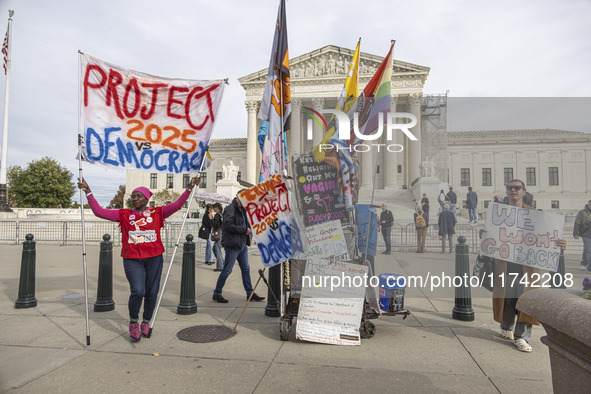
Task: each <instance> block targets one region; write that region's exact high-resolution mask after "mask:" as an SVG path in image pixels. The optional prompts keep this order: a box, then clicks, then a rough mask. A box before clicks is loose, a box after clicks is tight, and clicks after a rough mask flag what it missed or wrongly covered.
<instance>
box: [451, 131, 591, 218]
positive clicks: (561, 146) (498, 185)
mask: <svg viewBox="0 0 591 394" xmlns="http://www.w3.org/2000/svg"><path fill="white" fill-rule="evenodd" d="M447 154H448V167H449V183H450V185H453V186H454V191H456V193H457V194H458V199H459V200H461V201H462V203H463V202H464V201H465V200H466V194H467V193H468V186H472V188H473V189H474V191H475V192H476V193H477V194H478V205H479V208H484V207H485V205H486V204H485V203H486V201H492V200H493V197H494V196H495V195H498V196H499V197H501V199H502V198H503V197H504V196H505V195H506V194H505V188H504V186H505V181H506V179H505V177H509V176H510V175H511V174H512V178H517V179H521V180H522V181H524V182H525V183H526V188H527V190H528V191H529V192H530V193H532V194H533V196H534V201H535V203H536V208H538V209H552V208H554V209H560V210H578V209H582V208H583V207H584V206H585V204H586V203H587V201H589V199H590V198H591V134H587V133H579V132H573V131H564V130H553V129H541V130H496V131H461V132H449V133H448V137H447ZM462 174H463V183H464V185H462ZM489 174H490V182H489V181H488V178H489ZM505 174H506V175H505ZM467 182H469V185H467V184H466V183H467Z"/></svg>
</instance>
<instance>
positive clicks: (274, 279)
mask: <svg viewBox="0 0 591 394" xmlns="http://www.w3.org/2000/svg"><path fill="white" fill-rule="evenodd" d="M281 266H282V264H277V265H274V266H273V267H271V268H269V290H267V305H265V316H268V317H279V316H280V313H279V307H278V305H277V303H276V302H275V298H274V297H273V293H275V295H276V296H277V297H279V295H280V294H281Z"/></svg>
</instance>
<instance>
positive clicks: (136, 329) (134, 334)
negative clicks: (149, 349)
mask: <svg viewBox="0 0 591 394" xmlns="http://www.w3.org/2000/svg"><path fill="white" fill-rule="evenodd" d="M129 338H130V339H131V341H132V342H137V341H139V340H140V339H142V337H141V336H140V325H139V324H138V323H137V322H135V323H129Z"/></svg>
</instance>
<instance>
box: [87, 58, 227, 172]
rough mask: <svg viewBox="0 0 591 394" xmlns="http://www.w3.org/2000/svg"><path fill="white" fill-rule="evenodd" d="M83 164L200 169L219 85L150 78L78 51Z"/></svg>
mask: <svg viewBox="0 0 591 394" xmlns="http://www.w3.org/2000/svg"><path fill="white" fill-rule="evenodd" d="M80 67H81V70H80V78H81V81H80V117H81V118H80V131H79V132H80V140H81V141H80V143H82V144H83V148H84V149H83V151H82V158H83V159H84V160H85V161H88V162H91V163H96V164H101V165H104V166H109V167H116V168H118V169H133V170H143V171H150V172H166V173H174V174H179V173H189V172H196V171H199V170H200V166H201V162H202V160H203V155H204V153H205V149H206V147H207V144H208V142H209V138H210V136H211V132H212V130H213V126H214V124H215V121H216V116H217V113H218V109H219V105H220V101H221V98H222V94H223V90H224V82H223V81H221V80H218V81H196V80H183V79H170V78H162V77H155V76H152V75H148V74H144V73H140V72H137V71H133V70H127V69H124V68H121V67H117V66H114V65H112V64H109V63H106V62H103V61H101V60H98V59H96V58H93V57H91V56H88V55H85V54H82V53H80Z"/></svg>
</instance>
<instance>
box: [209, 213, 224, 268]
mask: <svg viewBox="0 0 591 394" xmlns="http://www.w3.org/2000/svg"><path fill="white" fill-rule="evenodd" d="M213 212H214V215H213V219H212V221H211V229H212V230H211V234H212V237H213V234H214V233H216V232H220V233H221V231H222V223H223V220H222V214H221V212H222V204H220V203H219V202H216V203H215V204H213ZM212 241H213V248H212V250H213V254H214V256H215V261H216V263H215V269H214V271H215V272H222V268H224V256H223V254H222V248H221V246H220V244H221V238H220V239H218V240H215V241H214V240H212Z"/></svg>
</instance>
